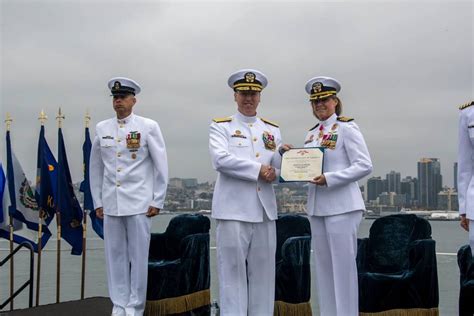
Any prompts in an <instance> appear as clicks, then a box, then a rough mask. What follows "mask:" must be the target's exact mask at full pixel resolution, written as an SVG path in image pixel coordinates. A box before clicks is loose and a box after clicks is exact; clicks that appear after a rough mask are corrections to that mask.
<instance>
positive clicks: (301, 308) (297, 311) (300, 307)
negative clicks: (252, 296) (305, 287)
mask: <svg viewBox="0 0 474 316" xmlns="http://www.w3.org/2000/svg"><path fill="white" fill-rule="evenodd" d="M273 315H274V316H279V315H280V316H311V315H312V311H311V304H310V303H309V302H306V303H299V304H291V303H287V302H283V301H275V309H274V311H273Z"/></svg>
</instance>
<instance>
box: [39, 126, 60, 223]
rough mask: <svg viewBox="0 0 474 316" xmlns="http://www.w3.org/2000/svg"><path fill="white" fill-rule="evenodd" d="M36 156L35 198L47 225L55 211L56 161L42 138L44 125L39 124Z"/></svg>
mask: <svg viewBox="0 0 474 316" xmlns="http://www.w3.org/2000/svg"><path fill="white" fill-rule="evenodd" d="M37 157H38V159H37V163H36V200H37V201H38V207H39V209H40V213H41V218H43V219H44V220H45V222H46V224H48V225H49V223H50V222H51V221H52V220H53V217H54V215H55V213H56V205H55V203H56V200H57V188H58V183H57V181H58V163H57V162H56V159H55V158H54V155H53V153H52V152H51V149H49V146H48V143H47V142H46V138H44V126H41V130H40V135H39V139H38V156H37Z"/></svg>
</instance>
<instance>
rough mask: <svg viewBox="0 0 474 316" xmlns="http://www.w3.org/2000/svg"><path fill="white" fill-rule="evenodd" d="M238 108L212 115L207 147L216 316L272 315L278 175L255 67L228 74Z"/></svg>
mask: <svg viewBox="0 0 474 316" xmlns="http://www.w3.org/2000/svg"><path fill="white" fill-rule="evenodd" d="M228 85H229V86H230V87H231V88H232V89H233V90H234V101H235V102H236V103H237V112H236V113H235V114H234V115H232V116H229V117H226V118H220V119H214V120H213V122H212V123H211V125H210V131H209V151H210V155H211V160H212V165H213V167H214V169H215V170H216V171H217V181H216V185H215V188H214V196H213V199H212V217H213V218H215V219H216V223H217V227H216V245H217V271H218V276H219V296H220V314H221V315H273V308H274V301H275V251H276V227H275V220H276V219H277V205H276V199H275V192H274V191H273V186H272V182H273V181H274V180H275V179H276V178H277V177H279V168H280V163H281V157H280V155H279V153H278V147H279V146H280V143H281V136H280V129H279V127H278V125H277V124H275V123H273V122H271V121H269V120H266V119H263V118H260V117H258V116H257V107H258V106H259V103H260V97H261V91H262V90H263V89H264V88H265V87H266V85H267V78H266V77H265V75H264V74H262V73H261V72H260V71H258V70H253V69H242V70H239V71H237V72H235V73H233V74H232V75H231V76H230V78H229V79H228Z"/></svg>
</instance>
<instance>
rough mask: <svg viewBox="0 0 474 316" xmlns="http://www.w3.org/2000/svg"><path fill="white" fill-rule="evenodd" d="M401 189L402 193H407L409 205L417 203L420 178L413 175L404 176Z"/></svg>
mask: <svg viewBox="0 0 474 316" xmlns="http://www.w3.org/2000/svg"><path fill="white" fill-rule="evenodd" d="M400 190H401V193H402V194H405V196H406V199H407V205H405V206H414V205H417V204H418V203H417V201H418V179H417V178H412V177H406V178H404V179H403V180H402V181H401V183H400Z"/></svg>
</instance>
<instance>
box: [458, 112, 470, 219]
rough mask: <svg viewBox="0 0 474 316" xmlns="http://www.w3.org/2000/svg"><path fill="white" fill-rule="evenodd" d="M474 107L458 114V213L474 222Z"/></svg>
mask: <svg viewBox="0 0 474 316" xmlns="http://www.w3.org/2000/svg"><path fill="white" fill-rule="evenodd" d="M473 159H474V105H470V106H467V107H465V108H464V109H461V111H460V113H459V147H458V199H459V213H460V214H466V217H467V218H468V219H470V220H474V181H472V180H473V168H474V161H473Z"/></svg>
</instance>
